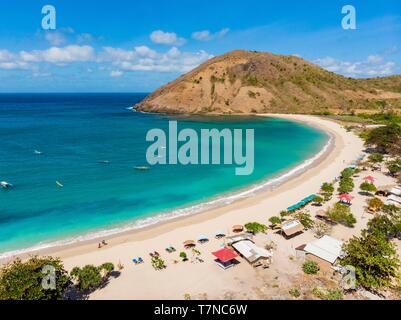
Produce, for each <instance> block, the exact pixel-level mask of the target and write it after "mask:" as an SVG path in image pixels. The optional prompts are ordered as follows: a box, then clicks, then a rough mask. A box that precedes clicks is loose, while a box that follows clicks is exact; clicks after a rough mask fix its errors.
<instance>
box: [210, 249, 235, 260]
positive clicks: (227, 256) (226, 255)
mask: <svg viewBox="0 0 401 320" xmlns="http://www.w3.org/2000/svg"><path fill="white" fill-rule="evenodd" d="M212 254H213V255H214V256H215V257H216V258H217V259H219V260H220V261H221V262H227V261H230V260H232V259H234V258H236V257H238V254H237V253H236V252H235V251H234V250H231V249H229V248H225V247H224V248H223V249H220V250H218V251H215V252H212Z"/></svg>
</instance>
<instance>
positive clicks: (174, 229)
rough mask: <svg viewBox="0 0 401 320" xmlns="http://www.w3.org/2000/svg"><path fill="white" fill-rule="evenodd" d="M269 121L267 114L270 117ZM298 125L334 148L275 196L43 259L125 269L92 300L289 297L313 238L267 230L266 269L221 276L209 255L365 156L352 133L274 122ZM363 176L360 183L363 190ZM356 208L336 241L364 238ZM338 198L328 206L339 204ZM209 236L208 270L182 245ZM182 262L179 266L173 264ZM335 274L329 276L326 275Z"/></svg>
mask: <svg viewBox="0 0 401 320" xmlns="http://www.w3.org/2000/svg"><path fill="white" fill-rule="evenodd" d="M266 116H269V115H266ZM272 116H274V117H283V118H288V119H291V120H295V121H302V122H305V123H307V124H309V125H311V126H316V127H318V128H320V129H323V130H326V131H327V132H329V133H330V134H331V136H332V137H333V141H332V146H331V147H330V148H328V150H327V151H326V152H325V154H323V155H322V156H321V157H320V158H319V159H318V160H316V161H315V162H314V163H313V165H311V166H310V168H308V169H307V170H306V171H305V172H303V173H301V174H299V175H298V176H295V177H294V178H292V179H290V180H288V181H286V182H285V183H283V184H282V185H280V186H278V187H276V188H275V189H273V190H268V191H262V192H260V193H258V194H256V195H254V196H251V197H248V198H245V199H241V200H238V201H236V202H234V203H231V204H229V205H226V206H224V207H220V208H216V209H213V210H209V211H207V212H203V213H200V214H196V215H193V216H188V217H184V218H180V219H177V220H173V221H169V222H165V223H161V224H158V225H155V226H152V227H149V228H146V229H143V230H139V231H135V232H128V233H124V234H121V235H117V236H113V237H111V238H108V239H107V242H108V245H107V246H104V247H102V248H100V249H99V248H98V246H97V244H98V241H99V240H97V241H90V242H87V243H77V244H75V245H72V246H69V247H64V248H58V249H57V248H54V249H52V250H50V251H47V252H43V253H41V254H51V255H54V256H58V257H61V258H62V260H63V261H64V265H65V267H66V268H67V269H68V270H70V269H71V268H73V267H74V266H83V265H86V264H95V265H99V264H101V263H103V262H113V263H114V264H115V265H117V264H118V263H121V264H122V265H123V266H124V268H123V269H122V270H121V271H120V274H119V276H118V277H112V278H111V279H110V281H109V283H108V284H107V285H106V286H105V287H103V288H101V289H98V290H97V291H95V292H93V293H92V294H91V295H90V299H183V298H184V295H187V296H188V295H189V296H190V297H191V298H192V299H197V298H199V299H205V298H208V299H230V298H236V299H275V298H285V297H287V298H288V289H289V288H292V287H294V286H301V287H302V286H303V285H305V284H306V283H307V281H305V280H307V279H305V276H304V275H303V274H302V272H301V267H300V265H301V263H300V262H299V261H297V259H294V256H295V248H296V247H297V246H299V245H302V244H305V243H308V242H310V241H312V240H313V239H315V238H314V235H313V232H312V231H307V232H304V233H302V234H300V235H298V236H296V237H294V238H291V239H288V240H287V239H285V238H284V237H283V236H282V235H280V234H277V233H275V232H274V231H272V230H269V231H268V232H267V233H266V234H259V235H257V236H256V237H255V238H254V240H255V243H256V244H257V245H260V246H261V247H264V246H265V245H266V244H267V243H270V242H272V241H273V242H274V243H275V246H276V249H275V250H274V252H273V254H274V256H273V262H272V264H271V266H270V268H268V269H262V268H254V267H252V266H251V265H250V264H249V263H248V262H247V261H246V260H244V259H242V258H238V261H239V262H240V263H239V264H238V265H236V266H235V267H233V268H230V269H228V270H223V269H221V268H220V267H218V266H217V265H216V264H215V262H214V259H215V258H214V256H213V255H212V254H211V252H213V251H216V250H218V249H220V248H222V247H223V246H224V240H217V239H215V238H214V234H215V233H216V232H217V231H219V230H222V231H224V232H225V233H226V234H227V235H231V234H232V231H231V228H232V226H233V225H236V224H242V225H243V224H245V223H247V222H251V221H256V222H260V223H263V224H266V225H268V224H269V222H268V219H269V218H270V217H272V216H277V215H278V214H279V212H280V211H282V210H285V209H286V208H287V207H288V206H290V205H293V204H295V203H296V202H298V201H299V200H301V199H303V198H304V197H306V196H308V195H310V194H314V193H317V192H318V191H319V189H320V186H321V185H322V183H323V182H331V181H333V180H334V179H335V178H336V177H338V175H339V173H340V172H341V171H342V170H343V169H344V168H346V167H348V166H349V165H350V164H351V163H352V162H353V161H355V160H356V159H357V158H358V157H359V156H360V155H361V154H362V153H363V149H364V148H363V142H362V140H361V139H360V138H358V137H357V136H356V135H355V134H354V133H352V132H347V131H346V130H345V129H344V128H343V127H342V126H341V125H339V124H338V123H335V122H332V121H329V120H326V119H322V118H320V117H317V116H306V115H272ZM366 174H372V175H373V176H374V177H375V178H376V185H378V186H381V185H389V184H391V183H394V181H392V180H391V178H390V177H388V176H385V175H384V174H382V173H379V172H374V173H372V172H367V173H366ZM364 175H365V173H361V176H360V177H356V178H355V179H354V180H355V185H356V186H359V184H360V183H361V182H362V180H363V177H362V176H364ZM357 192H358V188H357V187H356V188H355V191H354V192H353V195H354V196H355V199H354V201H353V204H352V208H351V209H352V212H353V214H354V215H355V217H356V219H357V223H356V225H355V226H354V228H348V227H345V226H340V225H337V226H335V227H334V228H333V230H332V232H331V236H333V237H335V238H337V239H339V240H347V239H349V238H350V237H352V236H353V235H358V234H359V233H360V230H361V229H363V228H364V227H365V226H366V223H367V221H368V219H369V218H370V217H369V214H367V213H366V212H365V210H364V207H365V206H366V203H365V201H366V199H365V198H364V197H363V196H361V195H359V194H357ZM336 201H338V199H337V198H336V197H333V199H332V200H331V201H330V202H329V203H328V204H325V208H327V206H329V205H332V204H334V203H335V202H336ZM321 209H322V207H314V206H311V205H309V206H308V207H307V210H308V211H309V212H310V213H311V215H312V217H313V216H314V215H315V214H316V212H317V211H318V210H321ZM201 234H202V235H206V236H208V237H209V239H210V241H209V242H208V243H206V244H197V249H198V250H199V251H200V252H201V256H200V257H201V259H203V260H204V262H203V263H199V262H196V263H195V261H192V262H191V260H193V259H191V257H192V253H191V251H190V250H184V247H183V242H184V241H185V240H188V239H192V240H196V239H197V237H198V236H199V235H201ZM168 246H173V247H175V248H176V249H177V251H176V252H174V253H167V252H166V251H165V248H166V247H168ZM154 251H157V252H159V253H160V254H161V257H162V259H164V260H165V262H166V264H167V268H166V269H164V270H162V271H155V270H154V269H153V267H152V265H151V263H150V256H149V253H150V252H154ZM181 251H186V252H187V254H188V257H189V258H190V259H189V260H190V261H187V262H182V261H181V259H180V258H179V253H180V252H181ZM136 257H142V258H143V259H144V261H145V262H144V263H142V264H139V265H135V264H134V263H133V262H132V258H136ZM175 260H176V261H178V263H177V262H174V261H175ZM327 272H329V273H330V271H327Z"/></svg>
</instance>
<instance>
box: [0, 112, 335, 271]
mask: <svg viewBox="0 0 401 320" xmlns="http://www.w3.org/2000/svg"><path fill="white" fill-rule="evenodd" d="M259 116H269V117H276V118H284V119H288V120H292V121H296V122H301V123H303V124H306V125H309V126H312V127H314V128H316V129H318V130H322V131H324V132H326V133H327V134H328V135H329V140H328V141H327V142H326V144H325V145H324V146H323V148H322V149H321V150H320V151H319V152H318V153H317V154H315V155H314V156H313V157H311V158H308V159H306V160H304V161H303V162H302V163H300V164H298V165H296V166H295V167H293V168H290V169H289V170H287V171H284V172H283V173H281V174H279V175H277V176H274V177H272V178H270V179H268V180H264V181H261V182H259V183H255V184H252V185H249V186H248V187H245V188H243V189H240V190H238V191H235V192H233V193H227V194H222V195H219V196H217V197H215V198H212V199H210V200H209V201H206V202H203V203H201V204H197V205H195V206H189V207H185V208H183V209H179V210H188V211H190V209H191V208H193V207H196V206H204V205H210V204H211V206H208V207H206V208H205V209H203V210H202V209H201V210H198V211H195V212H189V213H184V214H181V215H175V216H171V217H167V216H168V215H169V213H166V214H161V215H165V217H164V219H163V220H158V221H156V222H154V223H151V224H149V225H146V226H144V227H139V228H138V227H136V228H135V227H132V226H131V228H130V227H129V226H126V227H122V228H118V230H116V229H117V228H114V229H106V230H104V231H99V232H96V234H95V236H94V237H93V238H90V239H85V240H81V239H79V238H83V237H85V236H77V237H74V238H72V239H71V240H69V239H66V240H60V242H61V241H64V243H62V244H59V243H57V241H55V242H52V243H49V247H45V248H38V249H34V248H27V249H26V251H24V252H19V253H17V254H12V255H8V256H5V257H2V258H0V264H2V263H6V262H8V261H11V260H13V259H15V258H16V257H20V258H22V259H25V258H27V257H29V256H30V255H32V254H33V255H57V256H60V257H71V256H75V255H77V254H82V253H85V252H88V251H89V252H90V251H93V250H95V248H96V246H95V245H96V244H97V242H98V241H99V240H100V239H106V240H108V242H109V243H110V245H108V249H111V248H113V247H114V246H117V245H119V244H123V243H127V242H130V241H138V240H143V239H151V238H153V237H154V236H155V235H157V234H159V235H160V234H163V233H166V232H167V231H168V230H169V229H175V227H185V226H189V225H192V224H194V223H200V222H203V221H205V220H206V221H207V220H210V219H214V218H216V217H219V216H221V215H224V214H225V213H227V212H229V211H230V210H233V209H238V208H244V207H247V206H249V205H250V204H253V203H255V201H256V202H260V201H261V200H262V199H264V198H265V197H269V196H273V195H274V194H275V193H279V192H280V191H283V190H284V189H286V188H287V187H288V188H291V185H294V183H296V181H297V180H298V179H299V178H300V177H302V176H304V175H307V174H311V172H312V171H315V170H316V168H317V167H319V166H321V165H322V164H324V163H325V162H326V161H327V162H328V158H330V157H331V156H333V154H335V153H336V150H337V152H338V149H339V147H341V146H342V144H343V143H342V142H343V141H342V138H341V137H340V135H338V133H336V132H335V130H334V131H333V130H331V129H329V128H328V127H327V126H325V125H322V123H321V122H322V121H323V122H330V123H332V124H334V122H332V121H329V120H325V119H324V120H323V119H322V118H319V117H316V116H303V115H278V114H264V115H259ZM317 119H320V121H319V120H317ZM334 125H336V126H339V125H338V124H334ZM277 182H278V183H277ZM231 198H233V199H231ZM227 201H229V202H228V203H227ZM294 201H295V200H294ZM215 202H217V205H213V203H215ZM284 209H285V208H284ZM175 211H176V210H174V212H175ZM170 214H171V213H170ZM158 216H159V217H160V214H159V215H155V216H153V218H154V217H158ZM124 229H125V230H124ZM114 230H115V231H114ZM106 233H109V234H106ZM90 234H91V233H87V234H86V236H88V235H90ZM77 238H78V239H77ZM67 241H70V243H65V242H67ZM20 251H22V250H20ZM14 252H16V251H14ZM10 253H11V252H10ZM3 255H4V254H3Z"/></svg>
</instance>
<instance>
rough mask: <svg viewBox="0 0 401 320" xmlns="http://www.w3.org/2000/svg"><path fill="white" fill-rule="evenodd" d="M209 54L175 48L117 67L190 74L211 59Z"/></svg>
mask: <svg viewBox="0 0 401 320" xmlns="http://www.w3.org/2000/svg"><path fill="white" fill-rule="evenodd" d="M211 57H212V55H209V54H208V53H207V52H205V51H203V50H201V51H199V52H195V53H193V52H181V51H179V50H178V49H177V48H175V47H173V48H172V49H170V50H169V51H167V52H166V53H156V55H151V56H149V55H147V56H142V57H140V58H138V59H135V60H134V61H121V62H117V63H116V65H117V66H118V67H119V68H120V69H121V70H124V71H156V72H188V71H190V70H192V69H193V68H195V67H197V66H198V65H199V64H201V63H202V62H204V61H206V60H208V59H209V58H211Z"/></svg>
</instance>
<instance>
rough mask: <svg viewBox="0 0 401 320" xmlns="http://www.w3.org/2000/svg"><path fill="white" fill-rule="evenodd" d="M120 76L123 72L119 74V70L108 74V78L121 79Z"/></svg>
mask: <svg viewBox="0 0 401 320" xmlns="http://www.w3.org/2000/svg"><path fill="white" fill-rule="evenodd" d="M122 75H123V72H121V71H120V70H112V71H111V72H110V77H113V78H117V77H121V76H122Z"/></svg>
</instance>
